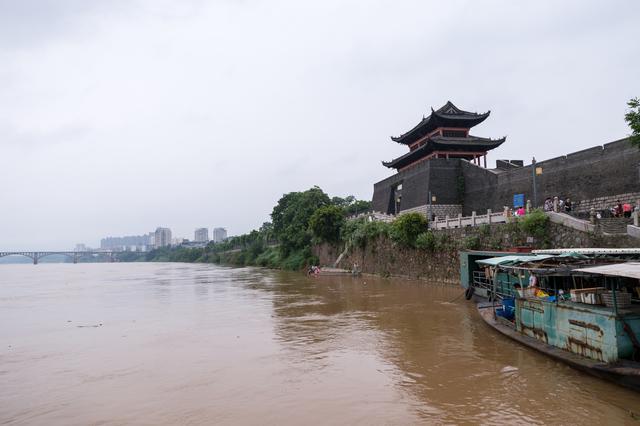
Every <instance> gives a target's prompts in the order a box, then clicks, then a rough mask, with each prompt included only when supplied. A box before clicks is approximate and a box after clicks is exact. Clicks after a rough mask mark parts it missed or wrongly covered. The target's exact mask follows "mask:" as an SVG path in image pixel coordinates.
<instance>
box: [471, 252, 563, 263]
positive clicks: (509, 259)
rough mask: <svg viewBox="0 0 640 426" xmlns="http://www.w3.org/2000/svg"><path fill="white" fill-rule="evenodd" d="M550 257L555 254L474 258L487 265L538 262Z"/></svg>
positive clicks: (477, 261)
mask: <svg viewBox="0 0 640 426" xmlns="http://www.w3.org/2000/svg"><path fill="white" fill-rule="evenodd" d="M552 257H555V256H553V255H550V254H538V255H511V256H500V257H490V258H489V259H481V260H476V263H479V264H481V265H487V266H498V265H515V264H518V263H525V262H538V261H541V260H545V259H549V258H552Z"/></svg>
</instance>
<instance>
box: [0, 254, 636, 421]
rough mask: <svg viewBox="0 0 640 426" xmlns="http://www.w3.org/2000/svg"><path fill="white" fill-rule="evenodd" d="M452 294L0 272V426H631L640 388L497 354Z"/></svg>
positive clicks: (382, 286)
mask: <svg viewBox="0 0 640 426" xmlns="http://www.w3.org/2000/svg"><path fill="white" fill-rule="evenodd" d="M459 294H460V290H459V289H457V288H455V287H451V286H448V287H444V286H440V285H437V284H428V283H425V282H412V281H404V280H389V279H381V278H373V277H364V278H351V277H328V276H324V277H323V276H320V277H318V278H308V277H306V276H304V275H300V274H295V273H280V272H273V271H266V270H260V269H230V268H222V267H216V266H211V265H191V264H78V265H72V264H42V265H37V266H34V265H0V423H3V424H5V423H6V424H42V425H52V424H61V425H68V424H79V425H84V424H153V425H163V424H366V425H369V424H429V423H457V424H460V423H484V424H507V423H509V424H514V423H522V424H525V423H526V424H531V423H534V424H535V423H564V424H605V423H606V424H640V423H636V421H635V420H634V419H633V416H632V414H630V412H633V411H635V412H640V394H637V393H634V392H631V391H627V390H625V389H623V388H620V387H617V386H615V385H612V384H609V383H607V382H604V381H601V380H599V379H594V378H591V377H588V376H585V375H583V374H581V373H579V372H576V371H574V370H572V369H571V368H569V367H566V366H564V365H562V364H559V363H557V362H555V361H552V360H550V359H548V358H546V357H544V356H541V355H538V354H537V353H533V352H531V351H530V350H528V349H525V348H523V347H521V346H519V345H517V344H515V343H512V342H510V341H509V340H507V339H505V338H504V337H502V336H500V335H498V334H496V333H495V332H493V331H492V330H490V329H488V328H487V327H486V326H485V325H484V324H482V323H481V322H480V320H479V317H478V315H477V314H476V312H475V310H474V308H473V307H472V306H471V305H470V304H469V303H468V302H466V301H464V298H457V297H458V296H459ZM455 298H457V299H456V300H454V301H453V302H451V301H452V300H453V299H455Z"/></svg>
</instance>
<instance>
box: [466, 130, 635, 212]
mask: <svg viewBox="0 0 640 426" xmlns="http://www.w3.org/2000/svg"><path fill="white" fill-rule="evenodd" d="M536 167H539V168H541V169H542V174H541V175H539V176H536V187H537V188H536V189H537V191H536V192H537V204H538V205H541V204H542V202H543V201H544V199H545V198H546V197H553V196H558V197H560V198H562V199H566V198H571V199H572V200H573V202H574V203H576V204H577V205H581V202H582V200H594V199H601V198H603V197H610V199H614V201H615V199H617V197H619V196H621V195H619V194H637V193H638V191H639V190H640V150H639V149H638V148H635V147H633V146H631V144H629V141H628V140H627V139H622V140H619V141H615V142H611V143H608V144H606V145H604V146H596V147H593V148H589V149H585V150H583V151H578V152H574V153H572V154H568V155H563V156H561V157H557V158H553V159H550V160H545V161H540V162H538V163H537V164H536ZM461 168H462V175H463V176H464V182H465V194H464V202H463V204H464V214H465V215H470V214H471V212H472V211H474V210H475V211H484V210H486V209H488V208H490V209H493V210H494V211H497V210H501V209H502V208H503V207H504V206H511V205H512V203H513V195H514V194H524V195H525V198H526V199H533V193H532V192H533V170H532V166H531V165H528V166H525V167H522V168H518V169H513V170H508V171H498V172H494V171H491V170H486V169H482V168H481V167H478V166H475V165H473V164H471V163H469V162H466V161H463V162H462V163H461ZM601 201H602V200H601ZM607 201H608V200H607ZM634 204H635V203H634ZM599 205H604V202H602V203H600V204H599Z"/></svg>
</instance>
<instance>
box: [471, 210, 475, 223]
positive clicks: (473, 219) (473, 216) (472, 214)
mask: <svg viewBox="0 0 640 426" xmlns="http://www.w3.org/2000/svg"><path fill="white" fill-rule="evenodd" d="M471 226H476V212H475V211H473V212H471Z"/></svg>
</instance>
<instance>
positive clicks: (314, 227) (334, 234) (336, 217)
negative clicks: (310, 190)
mask: <svg viewBox="0 0 640 426" xmlns="http://www.w3.org/2000/svg"><path fill="white" fill-rule="evenodd" d="M344 223H345V219H344V210H343V209H342V208H340V207H338V206H335V205H334V206H324V207H320V208H319V209H318V210H316V211H315V213H313V215H311V218H310V219H309V228H310V229H311V232H313V236H314V237H316V238H318V239H319V240H321V241H326V242H329V243H335V242H338V241H339V240H340V231H341V230H342V227H343V226H344Z"/></svg>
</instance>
